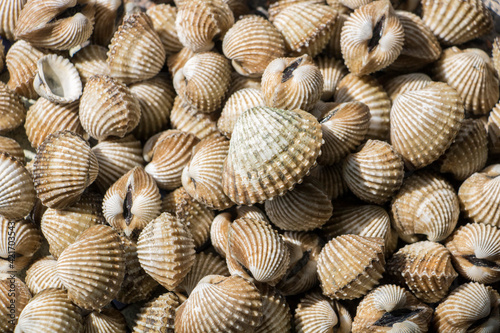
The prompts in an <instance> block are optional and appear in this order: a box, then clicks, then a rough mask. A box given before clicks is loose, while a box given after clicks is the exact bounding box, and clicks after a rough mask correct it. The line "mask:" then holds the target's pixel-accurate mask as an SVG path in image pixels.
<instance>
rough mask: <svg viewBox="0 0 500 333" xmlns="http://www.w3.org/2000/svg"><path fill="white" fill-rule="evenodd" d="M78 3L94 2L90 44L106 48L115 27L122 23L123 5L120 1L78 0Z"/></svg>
mask: <svg viewBox="0 0 500 333" xmlns="http://www.w3.org/2000/svg"><path fill="white" fill-rule="evenodd" d="M79 1H80V3H89V2H94V4H95V23H94V32H93V34H92V36H91V37H92V42H94V43H96V44H99V45H105V46H107V45H108V44H109V40H110V39H111V37H113V33H114V32H115V30H116V28H117V25H118V24H119V23H120V22H121V21H122V16H123V8H122V6H123V3H122V1H121V0H95V1H93V0H79Z"/></svg>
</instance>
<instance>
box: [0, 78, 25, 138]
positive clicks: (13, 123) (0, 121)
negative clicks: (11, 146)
mask: <svg viewBox="0 0 500 333" xmlns="http://www.w3.org/2000/svg"><path fill="white" fill-rule="evenodd" d="M25 118H26V110H25V109H24V105H23V104H22V102H21V99H20V98H19V96H18V95H17V94H16V93H15V92H13V91H11V90H10V89H9V87H7V85H5V83H3V82H0V133H5V132H10V131H11V130H13V129H15V128H17V127H19V126H20V125H21V124H22V123H23V122H24V120H25Z"/></svg>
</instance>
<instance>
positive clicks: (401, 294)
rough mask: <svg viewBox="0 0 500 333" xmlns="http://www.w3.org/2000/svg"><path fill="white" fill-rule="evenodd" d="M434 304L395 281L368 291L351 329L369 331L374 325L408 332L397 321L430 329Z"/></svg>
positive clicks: (360, 304) (354, 331)
mask: <svg viewBox="0 0 500 333" xmlns="http://www.w3.org/2000/svg"><path fill="white" fill-rule="evenodd" d="M432 312H433V310H432V308H431V307H429V306H427V305H425V304H424V303H422V302H420V301H419V300H418V299H417V298H415V296H413V295H412V294H411V293H410V292H409V291H407V290H405V289H403V288H401V287H398V286H396V285H394V284H388V285H384V286H380V287H377V288H376V289H374V290H372V291H371V292H370V293H369V294H368V295H366V296H365V297H364V298H363V300H362V301H361V303H359V306H358V308H357V310H356V317H354V321H353V323H352V332H353V333H358V332H367V331H369V330H370V329H371V328H372V329H373V330H376V329H379V330H380V331H381V332H382V331H386V332H389V328H390V327H393V329H392V330H391V331H393V332H407V331H404V330H401V329H400V330H397V329H395V328H396V324H398V323H400V324H401V325H409V326H410V327H411V326H412V325H411V324H413V325H415V326H416V330H413V331H410V332H427V329H428V327H429V324H430V322H431V320H432Z"/></svg>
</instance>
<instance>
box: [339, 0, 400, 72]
mask: <svg viewBox="0 0 500 333" xmlns="http://www.w3.org/2000/svg"><path fill="white" fill-rule="evenodd" d="M404 39H405V33H404V30H403V25H402V24H401V22H399V19H398V17H397V16H396V13H395V12H394V9H393V8H392V5H391V3H390V1H388V0H380V1H373V2H370V3H369V4H367V5H364V6H362V7H360V8H358V9H356V10H355V11H354V13H352V14H351V15H350V16H349V18H348V19H347V21H346V22H345V24H344V26H343V27H342V34H341V39H340V45H341V48H342V55H343V58H344V61H345V64H346V66H347V67H348V68H349V70H350V71H351V73H353V74H355V75H359V76H363V75H367V74H370V73H373V72H376V71H379V70H381V69H383V68H385V67H387V66H389V65H390V64H391V63H393V62H394V61H395V60H396V59H397V57H398V56H399V54H400V53H401V50H402V49H403V44H404Z"/></svg>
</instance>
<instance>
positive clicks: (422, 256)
mask: <svg viewBox="0 0 500 333" xmlns="http://www.w3.org/2000/svg"><path fill="white" fill-rule="evenodd" d="M387 271H388V273H389V275H390V276H391V277H392V278H393V279H395V280H396V281H398V282H399V283H401V284H403V285H405V286H406V287H408V288H409V289H410V291H411V292H412V293H413V294H414V295H415V296H416V297H417V298H418V299H420V300H421V301H423V302H426V303H435V302H438V301H440V300H441V299H442V298H443V297H445V296H446V295H448V292H449V289H450V287H451V284H452V282H453V280H455V278H456V277H457V276H458V274H457V272H456V271H455V270H454V269H453V266H452V264H451V255H450V252H449V251H448V250H447V249H446V248H445V247H444V246H443V245H442V244H439V243H436V242H429V241H422V242H417V243H414V244H409V245H406V246H405V247H403V248H401V249H399V251H397V252H396V253H394V255H393V256H392V258H391V259H389V260H388V261H387Z"/></svg>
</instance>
